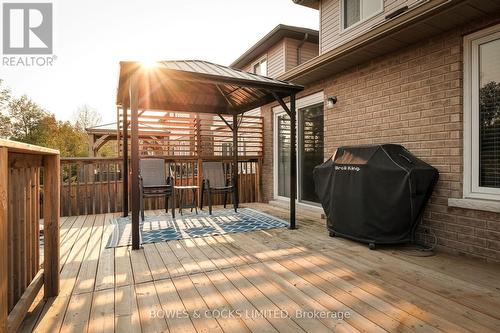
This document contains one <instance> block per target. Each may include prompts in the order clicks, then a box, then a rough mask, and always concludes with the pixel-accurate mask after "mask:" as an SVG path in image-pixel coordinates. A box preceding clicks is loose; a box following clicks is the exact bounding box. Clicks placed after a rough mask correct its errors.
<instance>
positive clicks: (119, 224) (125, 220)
mask: <svg viewBox="0 0 500 333" xmlns="http://www.w3.org/2000/svg"><path fill="white" fill-rule="evenodd" d="M112 223H113V233H112V235H111V237H110V238H109V240H108V243H107V245H106V247H118V246H127V245H131V244H132V228H131V227H132V225H131V218H130V216H129V217H120V218H116V219H114V220H112ZM286 226H288V222H286V221H284V220H282V219H279V218H276V217H274V216H271V215H268V214H265V213H262V212H258V211H256V210H254V209H251V208H239V209H238V213H235V212H234V210H233V209H232V208H231V209H230V208H227V209H214V211H213V214H212V215H209V214H208V211H199V214H195V213H187V214H184V215H183V216H181V215H180V214H176V217H175V219H172V215H170V212H169V213H168V214H166V213H164V212H163V213H162V214H161V215H153V216H146V217H145V221H144V222H141V224H140V229H141V236H142V244H145V243H157V242H165V241H169V240H174V239H182V238H193V237H204V236H210V235H222V234H227V233H233V232H245V231H254V230H264V229H272V228H282V227H286Z"/></svg>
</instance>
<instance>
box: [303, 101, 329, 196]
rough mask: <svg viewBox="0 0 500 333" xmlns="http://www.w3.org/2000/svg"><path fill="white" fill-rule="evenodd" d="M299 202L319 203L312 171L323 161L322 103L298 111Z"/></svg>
mask: <svg viewBox="0 0 500 333" xmlns="http://www.w3.org/2000/svg"><path fill="white" fill-rule="evenodd" d="M298 116H299V132H298V136H299V140H298V141H299V149H298V152H299V172H298V173H299V175H298V176H299V200H300V201H304V202H311V203H319V198H318V196H317V195H316V193H315V191H314V181H313V178H312V174H313V170H314V167H315V166H316V165H319V164H321V163H323V160H324V124H323V122H324V121H323V103H319V104H315V105H311V106H307V107H305V108H302V109H299V114H298Z"/></svg>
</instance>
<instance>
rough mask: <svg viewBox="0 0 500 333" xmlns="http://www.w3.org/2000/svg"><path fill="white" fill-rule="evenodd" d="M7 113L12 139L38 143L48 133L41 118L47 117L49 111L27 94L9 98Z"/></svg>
mask: <svg viewBox="0 0 500 333" xmlns="http://www.w3.org/2000/svg"><path fill="white" fill-rule="evenodd" d="M8 113H9V116H10V119H11V137H12V139H13V140H16V141H21V142H26V143H31V144H37V145H40V144H43V142H44V141H45V140H46V138H47V137H48V136H49V135H50V131H49V129H48V128H46V126H43V124H42V120H43V119H44V118H46V117H48V116H49V113H48V112H47V111H45V110H44V109H42V108H41V107H40V106H39V105H38V104H36V103H35V102H33V101H32V100H31V99H30V98H29V97H28V96H26V95H23V96H21V97H19V98H13V99H11V100H10V102H9V104H8Z"/></svg>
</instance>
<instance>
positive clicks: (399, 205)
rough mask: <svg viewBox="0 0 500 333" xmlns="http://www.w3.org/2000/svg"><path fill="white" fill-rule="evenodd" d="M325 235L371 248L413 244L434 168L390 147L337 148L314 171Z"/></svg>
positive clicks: (435, 176) (427, 198) (395, 147)
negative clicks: (384, 245)
mask: <svg viewBox="0 0 500 333" xmlns="http://www.w3.org/2000/svg"><path fill="white" fill-rule="evenodd" d="M313 176H314V182H315V188H316V193H317V194H318V197H319V198H320V200H321V203H322V205H323V209H324V211H325V213H326V215H327V218H328V220H327V226H328V230H329V232H330V236H336V235H338V236H343V237H347V238H351V239H354V240H358V241H362V242H366V243H368V244H369V246H370V248H371V249H374V248H375V245H376V244H399V243H408V242H412V241H413V240H414V233H415V230H416V228H417V226H418V223H419V221H420V219H421V215H422V212H423V209H424V206H425V204H426V202H427V201H428V200H429V197H430V196H431V194H432V190H433V187H434V185H435V183H436V181H437V179H438V177H439V173H438V171H437V169H436V168H434V167H432V166H430V165H429V164H427V163H425V162H424V161H422V160H420V159H418V158H417V157H415V156H414V155H413V154H411V153H410V152H409V151H408V150H406V149H405V148H404V147H403V146H400V145H395V144H384V145H364V146H348V147H340V148H338V149H337V151H336V152H335V154H334V155H333V156H332V157H331V158H330V159H329V160H328V161H326V162H325V163H323V164H321V165H318V166H316V167H315V168H314V172H313Z"/></svg>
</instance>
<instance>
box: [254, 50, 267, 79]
mask: <svg viewBox="0 0 500 333" xmlns="http://www.w3.org/2000/svg"><path fill="white" fill-rule="evenodd" d="M264 61H265V62H266V73H264V74H258V75H262V76H267V73H268V65H269V64H268V62H267V55H265V56H263V57H262V58H260V59H259V60H257V61H255V62H253V63H252V73H254V74H257V73H255V66H256V65H261V64H262V63H263V62H264Z"/></svg>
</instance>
